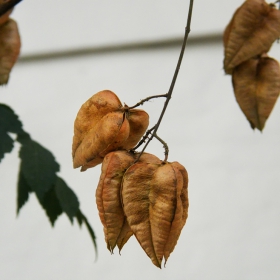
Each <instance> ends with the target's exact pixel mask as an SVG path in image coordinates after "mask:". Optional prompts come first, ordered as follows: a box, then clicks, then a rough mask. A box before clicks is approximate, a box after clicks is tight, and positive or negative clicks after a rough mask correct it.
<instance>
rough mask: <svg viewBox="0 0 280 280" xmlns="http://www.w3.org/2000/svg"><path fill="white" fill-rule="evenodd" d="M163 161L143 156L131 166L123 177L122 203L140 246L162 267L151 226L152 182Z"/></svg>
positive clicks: (146, 155) (147, 155)
mask: <svg viewBox="0 0 280 280" xmlns="http://www.w3.org/2000/svg"><path fill="white" fill-rule="evenodd" d="M160 164H161V160H160V159H158V158H157V157H155V156H153V155H151V154H143V155H142V156H141V158H140V160H139V161H138V162H136V163H135V164H133V165H132V166H130V167H129V168H128V169H127V171H126V172H125V174H124V176H123V183H122V192H121V194H122V201H123V209H124V213H125V215H126V217H127V222H128V224H129V226H130V228H131V230H132V231H133V233H134V235H135V237H136V239H137V240H138V242H139V244H140V245H141V247H142V248H143V250H144V251H145V252H146V254H147V255H148V256H149V258H150V259H151V260H152V262H153V264H154V265H156V266H157V267H161V261H160V260H159V259H158V258H157V255H156V252H155V248H154V245H153V239H152V231H151V225H150V201H149V193H150V190H151V186H150V184H151V180H152V178H153V174H154V172H155V171H156V169H157V168H158V166H159V165H160Z"/></svg>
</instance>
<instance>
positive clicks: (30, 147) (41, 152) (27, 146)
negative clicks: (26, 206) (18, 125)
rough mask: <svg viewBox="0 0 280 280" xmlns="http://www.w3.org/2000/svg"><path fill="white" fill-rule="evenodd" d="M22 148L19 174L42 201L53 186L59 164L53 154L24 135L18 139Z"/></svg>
mask: <svg viewBox="0 0 280 280" xmlns="http://www.w3.org/2000/svg"><path fill="white" fill-rule="evenodd" d="M19 141H20V143H21V144H22V147H21V149H20V152H19V156H20V158H21V160H22V162H21V172H22V174H23V176H24V178H25V180H26V182H27V184H28V185H29V186H30V188H31V190H33V191H34V192H35V193H36V195H37V196H38V198H39V200H43V198H44V195H45V194H46V193H47V192H48V191H49V190H50V189H51V188H52V187H53V186H54V184H55V181H56V178H57V177H56V174H55V173H56V172H58V171H59V164H58V163H57V162H56V161H55V158H54V156H53V154H52V153H51V152H50V151H48V150H47V149H45V148H44V147H42V146H41V145H40V144H38V143H37V142H35V141H33V140H31V139H30V137H28V135H25V136H24V137H21V138H19Z"/></svg>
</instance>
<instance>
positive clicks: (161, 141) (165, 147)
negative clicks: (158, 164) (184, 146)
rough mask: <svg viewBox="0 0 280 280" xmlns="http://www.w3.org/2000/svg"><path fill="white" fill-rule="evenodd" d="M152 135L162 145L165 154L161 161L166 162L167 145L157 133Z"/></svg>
mask: <svg viewBox="0 0 280 280" xmlns="http://www.w3.org/2000/svg"><path fill="white" fill-rule="evenodd" d="M154 137H155V138H156V139H157V140H158V141H159V142H160V143H161V144H162V145H163V148H164V155H165V158H164V160H163V161H164V162H166V161H167V158H168V153H169V148H168V145H167V144H166V142H164V141H163V140H162V139H161V138H160V137H159V136H158V135H157V134H155V135H154Z"/></svg>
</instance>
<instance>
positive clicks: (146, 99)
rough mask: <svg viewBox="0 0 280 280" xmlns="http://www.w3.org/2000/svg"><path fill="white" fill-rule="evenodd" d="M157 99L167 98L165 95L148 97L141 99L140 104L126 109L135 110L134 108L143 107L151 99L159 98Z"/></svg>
mask: <svg viewBox="0 0 280 280" xmlns="http://www.w3.org/2000/svg"><path fill="white" fill-rule="evenodd" d="M159 97H167V93H166V94H159V95H153V96H149V97H147V98H145V99H142V100H141V101H140V102H138V103H136V104H135V105H134V106H131V107H129V108H128V109H133V108H136V107H138V106H140V105H143V104H144V103H145V102H147V101H149V100H151V99H153V98H159Z"/></svg>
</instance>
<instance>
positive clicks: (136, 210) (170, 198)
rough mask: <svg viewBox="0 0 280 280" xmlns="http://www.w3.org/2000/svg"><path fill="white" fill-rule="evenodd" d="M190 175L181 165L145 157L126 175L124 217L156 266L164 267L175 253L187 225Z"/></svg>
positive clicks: (123, 196)
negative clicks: (188, 176) (173, 252)
mask: <svg viewBox="0 0 280 280" xmlns="http://www.w3.org/2000/svg"><path fill="white" fill-rule="evenodd" d="M187 184H188V178H187V171H186V170H185V169H184V167H183V166H181V165H180V164H179V163H162V162H161V161H160V160H159V159H157V158H155V157H154V156H152V155H147V154H146V155H145V157H141V158H140V160H139V161H138V162H136V163H135V164H133V165H132V166H131V167H129V168H128V170H127V171H126V172H125V174H124V177H123V185H122V199H123V208H124V213H125V215H126V216H127V221H128V224H129V226H130V228H131V230H132V231H133V233H134V235H135V237H136V238H137V240H138V242H139V243H140V245H141V247H142V248H143V249H144V251H145V252H146V254H147V255H148V256H149V257H150V259H151V260H152V262H153V264H154V265H156V266H157V267H161V263H162V259H163V257H164V258H165V262H166V261H167V259H168V257H169V255H170V253H171V252H172V251H173V249H174V247H175V245H176V243H177V240H178V238H179V235H180V233H181V230H182V228H183V226H184V224H185V222H186V218H187V210H188V197H187Z"/></svg>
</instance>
